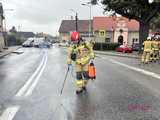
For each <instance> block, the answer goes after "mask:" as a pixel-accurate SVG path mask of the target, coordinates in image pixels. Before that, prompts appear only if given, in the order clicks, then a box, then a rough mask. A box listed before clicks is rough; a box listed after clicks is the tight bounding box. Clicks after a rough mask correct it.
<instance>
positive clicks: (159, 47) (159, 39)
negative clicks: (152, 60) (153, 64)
mask: <svg viewBox="0 0 160 120" xmlns="http://www.w3.org/2000/svg"><path fill="white" fill-rule="evenodd" d="M158 49H159V54H158V56H159V58H158V61H159V60H160V37H158Z"/></svg>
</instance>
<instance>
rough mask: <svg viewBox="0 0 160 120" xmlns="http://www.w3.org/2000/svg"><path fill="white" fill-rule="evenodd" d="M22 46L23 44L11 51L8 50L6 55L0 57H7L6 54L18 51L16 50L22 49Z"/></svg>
mask: <svg viewBox="0 0 160 120" xmlns="http://www.w3.org/2000/svg"><path fill="white" fill-rule="evenodd" d="M20 48H22V47H21V46H19V47H17V48H16V49H14V50H12V51H9V52H7V53H6V54H4V55H1V56H0V59H1V58H3V57H5V56H7V55H9V54H11V53H12V52H14V51H16V50H18V49H20Z"/></svg>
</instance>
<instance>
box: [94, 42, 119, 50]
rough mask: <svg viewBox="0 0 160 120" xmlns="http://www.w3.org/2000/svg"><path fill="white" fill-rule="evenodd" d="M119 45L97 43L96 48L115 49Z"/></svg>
mask: <svg viewBox="0 0 160 120" xmlns="http://www.w3.org/2000/svg"><path fill="white" fill-rule="evenodd" d="M118 46H119V44H118V43H95V44H94V47H93V49H94V50H115V49H116V48H117V47H118Z"/></svg>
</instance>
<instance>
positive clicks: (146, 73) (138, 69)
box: [109, 59, 160, 79]
mask: <svg viewBox="0 0 160 120" xmlns="http://www.w3.org/2000/svg"><path fill="white" fill-rule="evenodd" d="M109 61H110V62H112V63H115V64H118V65H121V66H123V67H126V68H128V69H131V70H134V71H137V72H140V73H142V74H145V75H148V76H151V77H154V78H156V79H160V75H159V74H156V73H153V72H150V71H146V70H144V69H140V68H136V67H133V66H129V65H127V64H124V63H121V62H118V61H115V60H113V59H109Z"/></svg>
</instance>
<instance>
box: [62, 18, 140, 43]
mask: <svg viewBox="0 0 160 120" xmlns="http://www.w3.org/2000/svg"><path fill="white" fill-rule="evenodd" d="M75 26H76V25H75V21H74V20H63V21H62V23H61V26H60V29H59V36H60V40H69V39H70V38H69V37H70V32H71V31H74V30H75ZM78 30H79V32H80V33H81V35H82V37H83V38H86V39H88V38H89V20H78ZM91 31H92V33H90V34H91V39H94V40H95V41H96V42H103V43H104V42H106V43H110V42H114V43H119V44H124V43H125V44H128V45H132V44H133V43H139V22H137V21H136V20H129V19H127V18H125V17H94V18H93V20H92V30H91Z"/></svg>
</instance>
